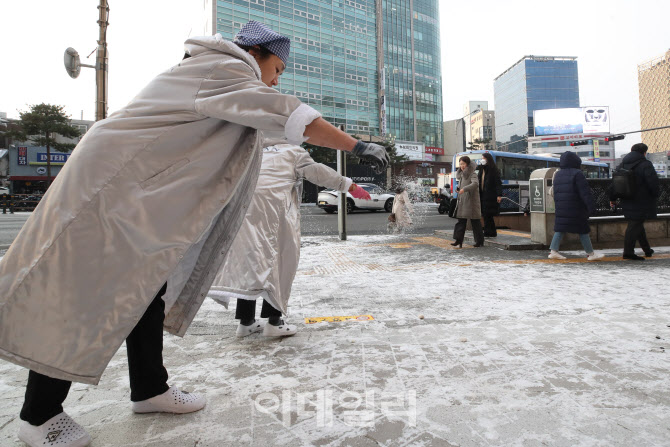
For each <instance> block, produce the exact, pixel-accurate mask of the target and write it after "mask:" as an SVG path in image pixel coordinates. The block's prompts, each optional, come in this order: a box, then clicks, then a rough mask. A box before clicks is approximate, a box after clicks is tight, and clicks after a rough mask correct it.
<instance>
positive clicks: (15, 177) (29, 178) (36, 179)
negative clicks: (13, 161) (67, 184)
mask: <svg viewBox="0 0 670 447" xmlns="http://www.w3.org/2000/svg"><path fill="white" fill-rule="evenodd" d="M55 179H56V177H51V180H52V181H53V180H55ZM16 180H21V181H25V182H46V181H48V180H49V177H47V176H45V175H36V176H26V175H11V176H10V177H9V181H11V182H13V181H16Z"/></svg>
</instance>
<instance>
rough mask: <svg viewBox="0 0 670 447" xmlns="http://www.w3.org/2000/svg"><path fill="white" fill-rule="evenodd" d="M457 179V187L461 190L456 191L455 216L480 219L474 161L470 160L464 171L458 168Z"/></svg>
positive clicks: (480, 207)
mask: <svg viewBox="0 0 670 447" xmlns="http://www.w3.org/2000/svg"><path fill="white" fill-rule="evenodd" d="M456 179H457V180H458V189H459V190H461V189H462V190H463V192H462V193H460V192H459V193H458V201H457V205H456V216H455V217H456V218H458V219H481V217H482V205H481V202H480V199H479V179H478V177H477V172H476V171H475V163H474V162H471V163H470V165H469V166H468V167H467V168H465V171H461V170H460V169H459V170H458V172H457V173H456Z"/></svg>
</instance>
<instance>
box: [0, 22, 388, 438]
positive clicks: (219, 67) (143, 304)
mask: <svg viewBox="0 0 670 447" xmlns="http://www.w3.org/2000/svg"><path fill="white" fill-rule="evenodd" d="M289 46H290V41H289V40H288V39H287V38H285V37H283V36H281V35H279V34H277V33H275V32H273V31H272V30H270V29H269V28H267V27H265V26H264V25H262V24H259V23H258V22H250V23H249V24H247V25H245V27H243V28H242V30H241V31H240V33H239V34H238V36H237V38H236V42H229V41H225V40H223V38H222V37H221V35H218V34H217V35H215V36H209V37H201V38H193V39H189V40H188V41H187V42H186V50H187V54H188V58H185V60H183V61H182V62H181V63H179V64H178V65H175V66H174V67H172V68H170V69H169V70H167V71H165V72H164V73H162V74H160V75H159V76H157V77H156V78H155V79H154V80H153V81H151V82H150V83H149V84H148V85H147V86H146V88H144V90H142V91H141V92H140V93H139V94H138V95H137V96H136V97H135V98H134V99H133V100H132V101H131V102H130V103H129V104H128V105H127V106H126V107H124V108H122V109H121V110H119V111H117V112H116V113H114V114H112V115H111V116H110V117H109V118H108V119H105V120H102V121H99V122H97V123H96V124H95V125H94V126H93V127H92V128H91V129H90V130H89V132H88V133H87V134H86V135H85V136H84V138H83V139H82V140H81V142H80V143H79V144H78V146H77V148H76V149H75V150H74V152H73V154H72V156H71V157H70V159H69V161H68V162H67V164H66V165H65V167H64V168H63V170H62V171H61V173H60V174H59V175H58V177H57V178H56V180H55V181H54V183H53V185H52V186H51V187H50V188H49V190H48V192H47V194H46V195H45V196H44V198H43V199H42V201H41V202H40V204H39V206H38V207H37V208H36V210H35V212H34V213H33V214H32V215H31V216H30V218H29V219H28V221H27V222H26V224H25V225H24V227H23V229H22V230H21V233H20V234H19V235H18V237H17V238H16V240H15V241H14V242H13V244H12V246H11V248H10V249H9V250H8V251H7V254H6V255H5V256H4V258H3V260H2V262H0V357H3V358H4V359H6V360H8V361H11V362H13V363H16V364H18V365H21V366H25V367H27V368H30V369H31V371H30V374H29V379H28V386H27V390H26V398H25V401H24V406H23V409H22V411H21V419H22V420H23V421H24V422H23V423H22V424H21V429H20V431H19V437H20V439H21V440H23V441H24V442H26V443H27V444H28V445H30V446H37V445H40V446H41V445H58V446H59V447H72V446H77V447H80V446H84V445H87V444H88V442H89V441H90V437H89V436H88V434H87V433H86V431H85V430H84V429H83V428H82V427H81V426H79V425H77V424H76V423H75V422H74V421H72V419H70V418H69V416H67V414H65V413H64V412H63V407H62V403H63V401H64V400H65V398H66V397H67V394H68V390H69V388H70V383H71V382H70V381H72V380H74V381H79V382H84V383H90V384H96V383H97V382H98V381H99V379H100V376H101V375H102V373H103V371H104V370H105V367H106V366H107V364H108V363H109V361H110V359H111V358H112V356H113V355H114V354H115V353H116V351H117V350H118V348H119V347H120V346H121V344H122V343H123V342H124V340H126V341H127V347H128V359H129V360H128V362H129V370H130V379H131V380H130V385H131V396H130V397H131V400H132V401H133V404H132V408H133V411H135V412H140V413H147V412H156V411H164V412H172V413H185V412H190V411H197V410H199V409H201V408H202V407H203V406H204V405H205V400H204V397H202V396H198V395H194V394H185V393H182V392H181V391H179V390H177V389H176V388H170V387H169V386H168V385H167V372H166V371H165V368H164V367H163V363H162V339H163V332H162V330H163V327H165V329H166V330H168V331H170V332H172V333H174V334H177V335H180V336H183V335H184V333H185V332H186V330H187V328H188V327H189V325H190V323H191V321H192V320H193V318H194V316H195V314H196V312H197V311H198V308H199V307H200V305H201V304H202V301H203V300H204V299H205V297H206V295H207V291H208V290H209V287H210V285H211V283H212V281H213V279H214V275H215V273H216V272H217V271H218V269H219V267H220V265H221V264H222V262H223V260H224V259H225V257H226V255H227V253H228V250H229V248H230V245H231V243H232V241H233V240H234V238H235V234H236V233H237V231H238V229H239V227H240V225H241V223H242V220H243V218H244V215H245V213H246V209H247V208H248V206H249V203H250V201H251V198H252V195H253V191H254V187H255V185H256V180H257V178H258V171H259V169H260V164H261V156H262V153H261V141H262V137H261V134H260V131H277V132H283V133H284V134H285V136H286V138H287V139H288V140H289V141H291V142H293V143H298V144H299V143H302V142H303V141H305V139H307V138H309V139H310V142H311V143H314V144H317V145H321V146H328V147H331V148H336V149H342V150H347V151H352V152H353V153H354V154H355V155H358V156H361V157H363V158H364V159H367V160H370V161H372V163H373V164H375V165H376V167H377V168H378V169H383V168H384V167H385V166H386V164H387V163H388V155H387V154H386V152H385V150H384V149H383V148H381V147H379V146H377V145H370V144H365V143H362V142H357V141H356V140H354V139H353V138H351V137H350V136H348V135H346V134H345V133H344V132H341V131H340V130H338V129H337V128H335V127H334V126H332V125H330V124H329V123H327V122H326V121H324V120H323V119H321V118H320V115H319V113H318V112H316V111H315V110H314V109H312V108H310V107H308V106H306V105H304V104H301V102H300V101H299V100H298V99H297V98H295V97H294V96H288V95H282V94H280V93H279V92H278V91H277V90H275V89H274V88H272V86H274V85H277V80H278V77H279V76H280V75H281V73H282V72H283V70H284V68H285V67H286V63H287V58H288V53H289ZM168 279H170V281H169V282H170V283H171V284H172V287H171V291H168V293H167V294H166V295H165V300H163V299H162V298H163V294H164V293H165V290H166V287H165V284H166V283H167V282H168ZM164 309H167V314H166V315H165V314H164ZM57 427H67V429H57ZM45 439H46V440H47V441H48V442H47V443H44V440H45Z"/></svg>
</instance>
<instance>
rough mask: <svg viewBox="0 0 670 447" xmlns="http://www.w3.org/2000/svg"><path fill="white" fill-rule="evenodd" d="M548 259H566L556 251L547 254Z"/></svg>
mask: <svg viewBox="0 0 670 447" xmlns="http://www.w3.org/2000/svg"><path fill="white" fill-rule="evenodd" d="M549 259H568V258H566V257H565V256H563V255H562V254H560V253H559V252H557V251H554V250H551V253H549Z"/></svg>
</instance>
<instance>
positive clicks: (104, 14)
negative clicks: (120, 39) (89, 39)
mask: <svg viewBox="0 0 670 447" xmlns="http://www.w3.org/2000/svg"><path fill="white" fill-rule="evenodd" d="M98 11H99V18H98V25H99V26H100V35H99V38H98V52H97V55H96V57H95V86H96V99H95V120H96V121H100V120H104V119H105V118H107V108H108V104H107V93H108V91H107V84H108V82H107V80H108V74H109V65H108V64H109V53H108V52H107V26H109V5H108V3H107V0H100V5H98Z"/></svg>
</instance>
